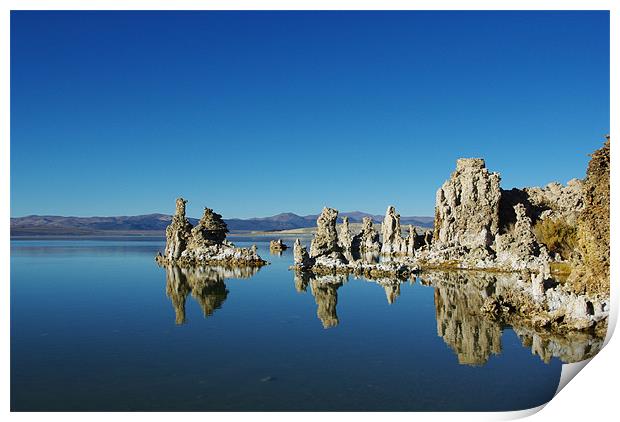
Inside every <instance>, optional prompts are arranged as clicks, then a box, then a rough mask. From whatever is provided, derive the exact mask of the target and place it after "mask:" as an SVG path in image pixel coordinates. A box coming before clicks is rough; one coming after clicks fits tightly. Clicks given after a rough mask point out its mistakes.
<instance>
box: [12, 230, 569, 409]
mask: <svg viewBox="0 0 620 422" xmlns="http://www.w3.org/2000/svg"><path fill="white" fill-rule="evenodd" d="M236 243H237V244H238V245H248V244H245V243H244V242H236ZM258 245H259V253H261V255H262V256H263V257H265V258H266V259H267V260H268V261H270V262H271V263H272V264H271V265H269V266H266V267H263V268H262V269H260V270H259V271H258V272H257V273H256V274H254V275H253V276H251V277H249V278H226V279H225V280H223V281H222V280H218V277H216V276H213V275H210V276H209V277H207V278H208V279H207V280H206V282H205V279H204V277H203V278H202V279H201V278H200V277H202V276H200V275H194V277H193V278H192V275H191V274H190V275H189V276H188V275H183V274H180V275H179V274H177V275H178V276H179V277H180V279H178V280H176V279H172V278H171V274H172V273H168V277H167V272H166V270H165V269H163V268H159V267H158V266H157V265H156V264H155V262H154V259H153V257H154V255H155V253H156V251H157V250H161V249H163V242H161V241H156V240H151V241H148V240H144V241H133V240H118V239H117V240H70V241H67V240H54V241H50V240H45V241H34V240H29V241H12V242H11V408H12V410H15V411H33V410H47V411H54V410H59V411H60V410H62V411H72V410H99V411H106V410H107V411H116V410H325V411H328V410H329V411H331V410H352V411H355V410H403V411H412V410H516V409H524V408H530V407H534V406H538V405H540V404H542V403H545V402H547V401H548V400H550V399H551V398H552V396H553V394H554V392H555V390H556V387H557V385H558V382H559V377H560V371H561V362H560V361H559V360H558V359H555V358H553V359H551V361H550V362H549V363H544V362H543V361H542V360H541V359H540V358H539V357H538V356H536V355H533V354H532V352H531V350H530V348H528V347H524V346H523V345H522V342H521V340H520V339H519V337H518V336H517V335H516V334H515V333H514V332H513V331H512V329H510V328H508V327H500V326H498V325H497V326H496V325H493V324H494V323H490V322H483V321H479V319H477V318H471V319H470V318H469V317H467V316H465V317H464V318H465V319H464V320H462V321H461V320H451V319H450V318H452V317H451V315H454V314H455V313H458V312H456V311H459V312H460V311H461V310H462V309H460V308H459V306H461V305H460V304H459V303H458V302H456V303H446V302H445V300H443V299H440V298H439V296H441V295H440V294H439V293H440V292H437V293H436V292H435V290H436V289H435V288H433V287H430V286H424V285H422V284H421V283H420V282H419V280H409V281H407V282H405V283H403V284H401V285H400V295H398V294H395V293H394V289H395V288H394V287H389V286H388V287H387V288H386V287H384V286H382V285H380V284H378V283H374V282H369V281H367V280H364V279H359V280H356V279H354V278H352V277H349V279H348V281H346V282H344V283H342V284H341V285H340V284H329V283H323V284H321V283H320V282H318V281H316V280H314V281H313V280H306V283H307V284H306V285H304V280H297V283H296V281H295V279H294V273H293V272H291V271H289V270H288V266H289V265H290V264H291V261H292V251H291V250H287V251H285V252H284V254H283V255H282V256H274V255H269V252H268V248H267V244H266V243H259V244H258ZM224 275H225V274H224ZM241 276H246V275H244V274H242V275H241ZM220 278H221V277H220ZM175 280H176V281H179V280H180V281H181V283H180V284H179V283H176V284H175ZM192 280H194V281H192ZM195 280H198V281H199V283H202V284H200V286H201V287H200V289H199V288H198V287H196V286H198V285H195V284H192V285H191V286H190V285H189V283H190V282H191V283H194V282H195ZM200 280H202V281H200ZM192 286H193V290H192ZM304 287H305V289H306V290H305V291H303V288H304ZM298 290H299V291H298ZM386 291H387V292H386ZM390 292H392V293H391V294H390ZM390 297H391V298H392V301H393V303H391V304H390V303H389V301H388V298H390ZM334 299H335V300H334ZM183 301H184V309H183V306H182V302H183ZM464 311H466V310H464ZM464 315H467V312H465V313H464ZM438 319H439V321H438ZM326 327H327V328H326ZM446 330H447V331H450V330H454V332H453V333H452V334H450V335H447V334H445V333H444V331H446ZM438 332H442V333H444V334H442V335H438ZM494 336H495V337H494ZM489 338H491V340H489Z"/></svg>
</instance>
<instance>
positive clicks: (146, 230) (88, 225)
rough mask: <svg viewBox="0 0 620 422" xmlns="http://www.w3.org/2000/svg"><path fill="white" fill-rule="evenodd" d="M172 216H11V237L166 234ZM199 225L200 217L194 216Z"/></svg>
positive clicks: (304, 220) (295, 221) (240, 227)
mask: <svg viewBox="0 0 620 422" xmlns="http://www.w3.org/2000/svg"><path fill="white" fill-rule="evenodd" d="M343 216H347V217H349V221H350V222H351V223H359V222H361V221H362V218H364V217H370V218H372V220H373V222H375V223H380V222H381V221H383V216H382V215H373V214H368V213H364V212H360V211H353V212H343V213H340V216H339V221H342V217H343ZM317 217H318V214H316V215H305V216H299V215H297V214H293V213H290V212H287V213H282V214H278V215H274V216H272V217H259V218H248V219H240V218H231V219H226V220H225V221H226V223H227V224H228V229H229V230H230V231H231V232H233V233H234V232H251V231H277V230H291V229H299V228H304V227H313V226H315V225H316V219H317ZM170 219H171V216H170V215H166V214H147V215H136V216H127V217H62V216H51V215H29V216H26V217H16V218H11V236H79V235H85V236H86V235H88V236H104V235H149V236H159V235H163V234H164V231H165V229H166V226H168V224H170ZM189 220H190V222H191V223H192V224H193V225H196V223H197V222H198V219H196V218H190V219H189ZM400 221H401V224H403V225H406V224H413V225H415V226H421V227H432V225H433V217H401V219H400Z"/></svg>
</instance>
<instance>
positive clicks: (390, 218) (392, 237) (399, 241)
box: [381, 205, 407, 255]
mask: <svg viewBox="0 0 620 422" xmlns="http://www.w3.org/2000/svg"><path fill="white" fill-rule="evenodd" d="M381 235H382V240H383V245H382V246H381V253H382V254H384V255H406V254H407V240H406V239H404V238H403V237H402V235H401V227H400V214H398V213H397V212H396V209H395V208H394V207H393V206H391V205H390V206H389V207H388V208H387V210H386V212H385V217H384V218H383V223H382V224H381Z"/></svg>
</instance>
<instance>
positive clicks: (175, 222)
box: [164, 198, 192, 259]
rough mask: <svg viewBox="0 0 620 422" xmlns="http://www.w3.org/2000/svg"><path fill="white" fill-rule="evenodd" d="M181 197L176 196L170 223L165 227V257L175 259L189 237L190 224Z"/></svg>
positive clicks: (181, 251)
mask: <svg viewBox="0 0 620 422" xmlns="http://www.w3.org/2000/svg"><path fill="white" fill-rule="evenodd" d="M186 203H187V201H186V200H185V199H183V198H177V201H176V212H175V214H174V215H173V216H172V221H171V222H170V225H169V226H168V227H166V250H165V253H164V256H165V258H166V259H177V258H179V257H180V256H181V253H183V251H184V250H185V248H186V246H187V242H188V241H189V239H190V237H191V230H192V225H191V223H190V222H189V220H188V219H187V217H185V204H186Z"/></svg>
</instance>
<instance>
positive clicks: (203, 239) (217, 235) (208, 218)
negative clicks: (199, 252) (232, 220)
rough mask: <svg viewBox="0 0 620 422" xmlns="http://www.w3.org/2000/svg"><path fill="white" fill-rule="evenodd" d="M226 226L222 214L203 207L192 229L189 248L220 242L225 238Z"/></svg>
mask: <svg viewBox="0 0 620 422" xmlns="http://www.w3.org/2000/svg"><path fill="white" fill-rule="evenodd" d="M226 233H228V226H227V225H226V223H225V222H224V220H223V219H222V216H221V215H220V214H218V213H216V212H214V211H213V210H212V209H211V208H205V209H204V214H203V216H202V218H201V219H200V221H199V222H198V224H197V225H196V227H194V228H193V229H192V236H191V240H190V243H189V245H188V246H189V248H200V247H207V246H213V245H218V244H222V242H224V239H226Z"/></svg>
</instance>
